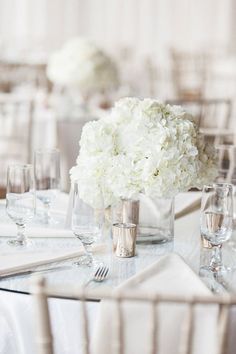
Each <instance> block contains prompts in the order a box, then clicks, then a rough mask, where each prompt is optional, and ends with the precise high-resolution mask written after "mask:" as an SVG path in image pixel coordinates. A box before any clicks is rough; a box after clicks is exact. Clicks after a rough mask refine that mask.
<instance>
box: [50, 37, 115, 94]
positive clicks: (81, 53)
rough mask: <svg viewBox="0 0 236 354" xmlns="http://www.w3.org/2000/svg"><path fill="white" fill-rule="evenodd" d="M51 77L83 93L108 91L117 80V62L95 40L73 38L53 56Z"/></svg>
mask: <svg viewBox="0 0 236 354" xmlns="http://www.w3.org/2000/svg"><path fill="white" fill-rule="evenodd" d="M47 75H48V78H49V79H50V80H51V81H52V82H53V83H55V84H57V85H60V86H64V87H69V88H74V89H79V90H80V91H81V92H83V93H88V92H96V91H102V90H107V89H109V88H111V87H114V86H116V85H117V83H118V73H117V68H116V65H115V63H114V62H113V61H112V60H111V58H110V57H109V56H108V55H106V54H105V53H104V52H103V51H102V50H101V49H100V48H98V47H97V46H96V45H95V43H93V42H92V41H90V40H88V39H85V38H81V37H78V38H73V39H71V40H70V41H68V42H67V43H66V44H65V45H64V46H63V47H62V48H61V49H60V50H59V51H58V52H56V53H54V54H52V55H51V57H50V58H49V61H48V66H47Z"/></svg>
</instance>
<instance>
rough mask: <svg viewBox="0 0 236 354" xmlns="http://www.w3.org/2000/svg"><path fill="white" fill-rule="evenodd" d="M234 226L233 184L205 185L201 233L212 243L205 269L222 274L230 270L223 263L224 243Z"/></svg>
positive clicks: (203, 269)
mask: <svg viewBox="0 0 236 354" xmlns="http://www.w3.org/2000/svg"><path fill="white" fill-rule="evenodd" d="M232 228H233V188H232V185H231V184H227V183H215V184H213V185H209V186H204V188H203V193H202V203H201V218H200V229H201V235H202V236H203V237H204V238H205V239H206V240H207V241H208V242H209V243H210V244H211V246H212V255H211V260H210V264H209V265H208V266H204V267H201V269H200V273H203V272H204V271H207V272H211V273H213V274H217V275H218V276H219V275H222V273H224V272H226V271H227V270H229V268H227V267H225V266H224V264H223V263H222V252H221V248H222V244H223V243H224V242H226V241H228V240H229V239H230V237H231V235H232Z"/></svg>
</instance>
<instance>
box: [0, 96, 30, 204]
mask: <svg viewBox="0 0 236 354" xmlns="http://www.w3.org/2000/svg"><path fill="white" fill-rule="evenodd" d="M33 107H34V104H33V100H32V99H31V98H25V97H20V96H18V95H17V96H15V95H13V94H1V95H0V163H1V174H0V197H1V198H4V197H5V193H6V170H7V166H8V165H9V164H11V163H29V162H30V161H31V139H32V124H33V109H34V108H33Z"/></svg>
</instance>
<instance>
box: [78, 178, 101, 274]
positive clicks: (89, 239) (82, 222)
mask: <svg viewBox="0 0 236 354" xmlns="http://www.w3.org/2000/svg"><path fill="white" fill-rule="evenodd" d="M98 199H100V200H98V207H96V208H95V207H94V206H92V205H90V204H89V203H87V202H86V201H84V200H83V199H82V198H81V196H80V193H79V186H78V184H77V183H74V186H73V207H72V224H71V228H72V231H73V233H74V235H75V237H77V238H78V239H79V240H80V241H81V243H82V245H83V247H84V251H85V254H84V255H82V256H81V257H80V258H79V259H78V261H76V262H74V264H75V265H77V266H81V265H84V266H89V267H91V266H96V261H95V259H94V257H93V254H92V245H93V243H94V242H96V241H97V240H98V239H99V237H100V236H101V233H102V225H103V219H104V209H103V199H102V196H101V198H98Z"/></svg>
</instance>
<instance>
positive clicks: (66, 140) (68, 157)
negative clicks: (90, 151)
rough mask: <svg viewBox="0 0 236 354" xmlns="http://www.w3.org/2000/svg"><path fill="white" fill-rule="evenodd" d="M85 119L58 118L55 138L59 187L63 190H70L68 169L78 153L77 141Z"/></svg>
mask: <svg viewBox="0 0 236 354" xmlns="http://www.w3.org/2000/svg"><path fill="white" fill-rule="evenodd" d="M87 122H88V121H87V120H79V121H73V120H58V121H57V139H58V148H59V150H60V152H61V155H60V157H61V187H62V190H63V191H64V192H69V190H70V176H69V171H70V169H71V168H72V167H73V166H75V164H76V159H77V156H78V154H79V141H80V137H81V133H82V129H83V126H84V124H86V123H87Z"/></svg>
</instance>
